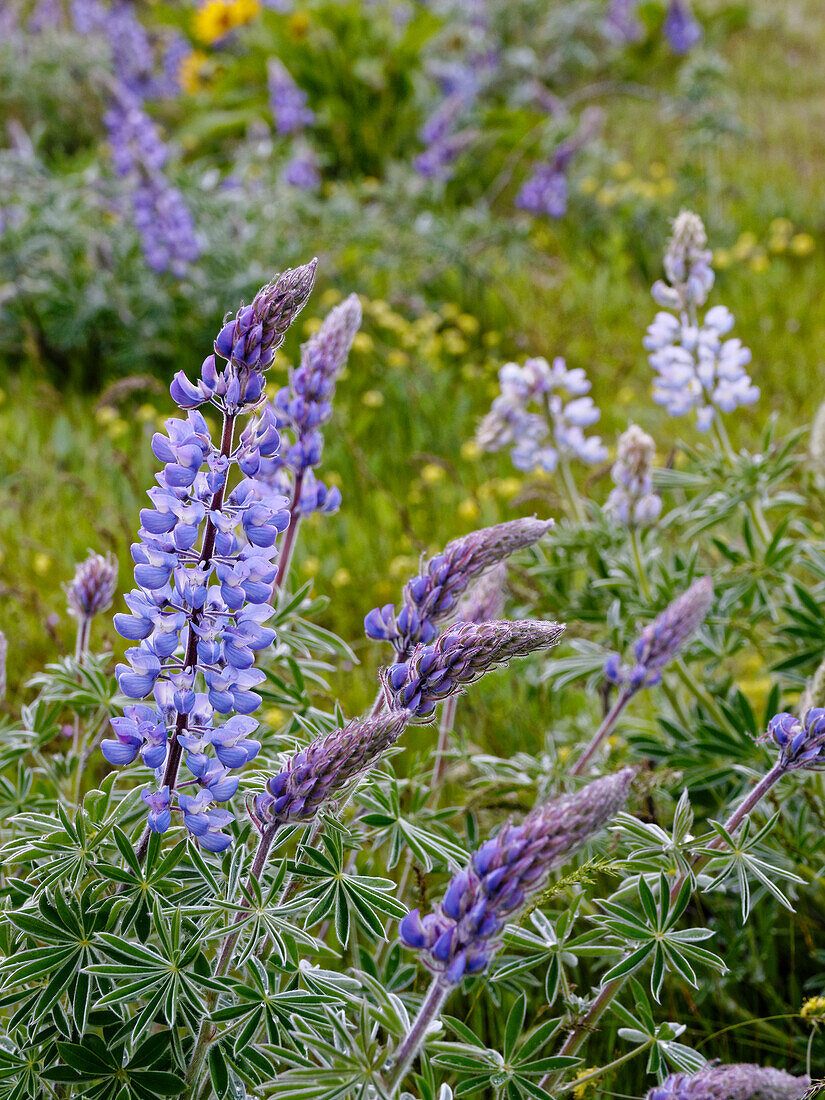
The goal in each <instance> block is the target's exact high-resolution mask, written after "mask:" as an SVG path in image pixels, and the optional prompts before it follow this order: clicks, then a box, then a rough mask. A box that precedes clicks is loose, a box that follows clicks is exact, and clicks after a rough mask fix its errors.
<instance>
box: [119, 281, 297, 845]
mask: <svg viewBox="0 0 825 1100" xmlns="http://www.w3.org/2000/svg"><path fill="white" fill-rule="evenodd" d="M314 276H315V262H314V261H313V263H311V264H308V265H306V267H303V268H298V269H296V270H294V271H287V272H285V273H284V274H283V275H281V276H279V277H278V278H277V279H275V280H274V281H273V282H272V283H270V284H268V285H267V286H265V287H264V288H263V289H262V290H261V291H260V292H259V293H258V294H257V295H256V297H255V299H254V301H253V303H252V305H250V306H245V307H243V308H242V309H241V310H240V311H239V312H238V314H237V315H236V316H235V317H234V318H233V319H231V320H229V321H227V322H226V323H225V324H224V326H223V328H222V329H221V331H220V333H219V334H218V337H217V339H216V340H215V354H216V355H218V356H220V357H221V358H222V359H225V360H227V365H226V367H225V368H224V369H222V370H220V371H219V370H218V369H217V367H216V360H215V355H212V356H209V358H208V360H207V361H206V363H205V364H204V367H203V369H202V376H201V381H200V382H199V385H198V386H193V385H192V383H190V382H189V381H188V380H187V379H186V377H185V375H183V374H179V375H178V376H176V378H175V380H174V382H173V384H172V387H171V389H172V395H173V397H174V398H175V400H176V401H178V403H179V404H180V405H181V406H182V407H184V408H185V409H187V410H188V415H187V417H186V419H177V418H172V419H170V420H168V421H167V422H166V429H167V430H166V434H162V433H157V434H156V435H155V436H154V438H153V440H152V450H153V452H154V454H155V456H156V457H157V458H158V459H160V461H161V462H163V463H164V469H163V471H162V472H161V473H160V474H158V475H157V478H156V480H157V483H158V484H157V485H156V486H154V487H153V488H152V489H150V490H149V492H148V496H149V499H150V501H151V504H152V507H150V508H145V509H143V510H142V511H141V514H140V519H141V527H140V531H139V533H138V534H139V541H138V542H136V543H135V544H134V545H133V546H132V557H133V559H134V561H135V581H136V583H137V587H136V588H135V589H134V590H133V591H132V592H131V593H129V595H128V596H127V597H126V604H127V606H128V608H129V612H130V613H129V614H118V615H116V616H115V627H116V629H117V630H118V633H120V634H121V635H122V636H123V637H125V638H128V639H129V640H130V641H132V642H135V643H137V644H136V645H134V646H132V647H131V648H129V649H127V651H126V657H127V660H128V662H129V663H128V664H120V665H118V666H117V668H116V676H117V680H118V684H119V686H120V689H121V691H122V692H123V693H124V694H125V695H127V696H129V697H130V698H132V699H135V700H141V699H144V698H145V697H146V696H147V695H150V694H151V695H153V696H154V705H148V704H146V703H138V704H136V705H133V706H131V707H128V708H127V709H126V711H125V714H124V716H123V717H122V718H115V719H112V723H111V724H112V729H113V731H114V734H115V737H114V738H112V739H107V740H105V741H104V742H103V746H102V750H103V754H104V756H105V757H106V758H107V759H108V760H109V761H110V762H111V763H114V764H128V763H131V761H133V760H134V759H135V758H136V756H138V754H139V755H140V756H141V758H142V760H143V762H144V764H146V765H147V766H148V767H150V768H152V769H154V770H155V773H156V776H157V778H158V781H159V783H160V786H161V790H160V791H159V792H155V794H151V795H150V794H148V793H144V796H143V797H144V801H145V802H146V804H147V806H148V807H149V813H150V817H149V828H150V829H151V830H154V831H155V832H163V831H165V829H168V828H169V825H170V823H171V812H172V809H174V808H177V809H178V810H179V811H181V812H182V814H183V821H184V825H185V826H186V828H187V829H188V830H189V832H190V833H191V834H192V835H193V836H194V837H196V838H197V840H198V843H200V844H201V845H202V846H203V847H205V848H207V849H208V850H209V851H215V852H218V851H222V850H223V849H224V848H225V847H226V846H227V845H228V844H229V837H228V836H227V835H226V834H225V833H223V832H222V829H223V828H224V827H225V826H226V825H227V824H228V823H229V822H230V821H231V820H232V815H231V813H229V811H227V810H221V809H218V808H216V807H215V806H214V803H216V802H223V801H226V800H227V799H229V798H231V797H232V795H234V793H235V791H236V789H237V786H238V781H237V777H236V776H232V775H230V774H229V773H230V772H231V771H233V770H235V769H237V768H240V767H243V766H244V765H245V764H247V763H248V762H249V761H250V760H252V759H254V758H255V756H256V755H257V754H258V752H259V751H260V748H261V745H260V742H259V741H257V740H255V739H254V738H253V737H252V736H251V735H252V734H254V732H255V730H256V729H257V726H258V723H257V721H256V720H255V719H254V718H251V717H250V714H251V713H252V712H253V711H254V710H256V709H257V707H258V706H259V705H260V703H261V697H260V695H258V694H257V692H256V691H255V690H254V689H255V688H256V687H257V686H258V685H259V684H260V683H261V682H262V681H263V680H264V679H265V676H264V674H263V673H262V672H260V671H259V670H258V669H256V668H255V667H254V663H255V654H256V652H258V651H259V650H261V649H265V648H266V647H267V646H269V645H270V644H271V643H272V641H273V640H274V638H275V632H274V631H273V630H271V629H270V628H269V627H267V626H265V625H264V624H265V623H266V620H267V619H268V618H270V616H271V615H272V614H273V609H272V607H271V606H270V604H269V600H270V598H271V595H272V582H273V581H274V579H275V576H276V573H277V568H276V564H275V558H276V555H277V549H276V542H277V539H278V536H279V535H280V534H281V533H282V532H283V531H284V530H285V529H286V527H287V525H288V523H289V510H288V507H287V505H288V501H287V500H286V498H284V497H278V496H276V495H275V494H274V493H272V492H268V494H267V499H266V501H262V500H261V496H260V492H259V490H258V486H257V485H256V483H255V481H254V476H253V475H254V474H255V473H256V472H258V471H259V470H260V468H261V465H262V463H263V462H264V461H265V460H266V459H267V458H269V457H271V456H272V455H274V454H275V453H276V452H277V450H278V446H279V444H280V440H279V435H278V430H277V426H276V421H275V413H274V411H273V410H272V409H271V408H270V407H266V408H264V411H263V412H262V414H261V415H260V417H259V418H257V419H256V420H254V421H253V423H252V424H250V425H248V426H247V428H246V429H245V430H244V431H243V432H242V433H241V436H240V440H239V442H238V443H237V445H235V443H234V439H233V432H232V427H233V426H234V422H235V418H236V417H237V416H238V414H239V413H244V412H246V413H248V412H250V411H252V410H254V409H255V408H257V407H259V406H260V404H261V402H262V399H263V396H264V382H265V371H266V369H267V368H268V367H269V365H270V363H271V362H272V357H273V355H274V350H275V348H277V347H278V345H279V344H280V343H281V342H282V341H283V339H284V336H285V333H286V330H287V328H288V327H289V324H290V323H291V322H292V320H294V318H295V317H296V316H297V314H298V312H299V311H300V309H301V308H302V307H303V305H304V303H305V302H306V299H307V297H308V295H309V292H310V290H311V287H312V283H313V280H314ZM206 400H208V401H210V402H211V403H212V404H213V405H215V406H216V407H217V408H218V409H220V410H221V412H222V413H223V416H224V430H223V438H222V441H221V446H220V447H216V446H215V445H214V444H213V442H212V438H211V435H210V432H209V427H208V425H207V422H206V420H205V419H204V417H203V415H202V414H201V413H200V411H198V409H197V408H194V407H193V406H195V405H198V404H201V403H202V402H203V401H206ZM232 466H237V467H238V469H239V472H240V474H241V480H240V481H239V482H238V483H237V484H236V485H235V487H234V488H232V489H231V490H230V489H229V486H228V479H229V473H230V469H231V467H232ZM199 541H200V549H197V548H196V544H198V543H199ZM233 711H234V712H235V713H234V714H232V712H233ZM216 716H217V718H216ZM221 716H223V717H224V720H223V721H222V722H221V721H220V720H219V719H220V717H221ZM181 759H183V761H184V763H185V764H186V766H187V768H188V770H189V772H190V774H191V775H192V777H193V779H192V783H193V784H194V785H195V786H196V787H197V788H199V789H198V790H197V791H196V793H194V794H178V796H177V806H176V807H171V808H170V806H171V803H170V800H171V797H172V794H173V793H174V792H175V784H176V780H177V773H178V766H179V763H180V761H181ZM164 792H165V794H164ZM164 799H165V801H164Z"/></svg>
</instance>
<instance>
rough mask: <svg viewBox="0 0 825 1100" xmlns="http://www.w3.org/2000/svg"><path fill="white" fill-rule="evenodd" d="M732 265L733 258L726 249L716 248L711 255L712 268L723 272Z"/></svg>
mask: <svg viewBox="0 0 825 1100" xmlns="http://www.w3.org/2000/svg"><path fill="white" fill-rule="evenodd" d="M732 263H733V256H731V254H730V249H728V248H717V249H716V251H715V252H714V253H713V266H714V267H715V268H716V269H717V270H718V271H724V270H725V268H726V267H730V265H731V264H732Z"/></svg>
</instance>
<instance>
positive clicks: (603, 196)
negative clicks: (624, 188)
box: [596, 187, 619, 207]
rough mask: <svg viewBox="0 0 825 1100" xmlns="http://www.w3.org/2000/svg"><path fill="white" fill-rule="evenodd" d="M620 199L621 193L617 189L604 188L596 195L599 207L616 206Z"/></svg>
mask: <svg viewBox="0 0 825 1100" xmlns="http://www.w3.org/2000/svg"><path fill="white" fill-rule="evenodd" d="M618 198H619V192H618V191H617V189H616V188H615V187H602V188H600V190H599V191H598V192H597V194H596V202H597V203H598V204H599V206H604V207H608V206H615V205H616V201H617V200H618Z"/></svg>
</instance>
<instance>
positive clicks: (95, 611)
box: [66, 551, 117, 620]
mask: <svg viewBox="0 0 825 1100" xmlns="http://www.w3.org/2000/svg"><path fill="white" fill-rule="evenodd" d="M116 589H117V563H116V562H115V560H114V558H112V557H111V555H109V554H107V555H106V557H105V558H104V557H103V555H102V554H95V553H93V552H92V551H89V556H88V558H86V560H85V561H82V562H81V563H80V565H78V567H77V569H76V570H75V574H74V577H73V578H72V581H71V583H70V584H68V585H67V586H66V602H67V603H68V605H69V614H70V615H72V616H73V617H74V618H75V619H78V620H83V619H91V618H92V617H93V616H95V615H99V614H100V613H101V611H105V610H106V609H107V608H108V607H111V604H112V599H113V597H114V594H115V590H116Z"/></svg>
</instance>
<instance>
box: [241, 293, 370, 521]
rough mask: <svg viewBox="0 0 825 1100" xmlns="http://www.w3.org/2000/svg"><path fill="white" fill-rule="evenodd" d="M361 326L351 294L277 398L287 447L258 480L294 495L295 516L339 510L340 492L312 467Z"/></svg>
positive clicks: (275, 409)
mask: <svg viewBox="0 0 825 1100" xmlns="http://www.w3.org/2000/svg"><path fill="white" fill-rule="evenodd" d="M360 324H361V303H360V301H359V300H358V296H357V294H350V296H349V297H348V298H345V299H344V301H343V302H341V303H340V304H339V305H337V306H335V308H334V309H332V310H330V312H329V313H328V314H327V316H326V317H325V319H324V322H323V324H322V325H321V327H320V328H319V329H318V331H317V332H316V333H315V334H314V335H313V336H312V337H310V339H309V340H308V341H307V342H306V343H305V344H303V345H302V347H301V362H300V364H299V366H297V367H294V368H292V369H291V370H290V373H289V385H288V386H284V387H283V389H281V390H280V391H279V392H278V393H277V394H276V395H275V397H274V398H273V400H272V404H271V406H270V407H271V409H272V412H273V415H274V416H275V421H276V424H277V426H278V430H279V431H280V432H282V433H285V435H286V439H287V440H288V445H287V446H286V447H285V448H284V449H283V450H282V451H281V452H280V453H279V454H277V455H272V456H270V457H269V458H268V459H267V461H266V462H265V463H264V464H263V466H262V469H261V472H260V474H259V479H260V480H261V481H266V482H267V483H268V484H269V486H270V487H271V488H272V490H273V491H275V492H279V493H281V492H284V493H287V494H290V495H293V496H294V491H295V487H296V486H297V485H298V484H299V482H300V493H299V495H298V498H297V500H295V501H294V503H293V516H300V515H308V514H309V513H310V512H313V511H323V512H334V511H335V510H336V509H337V508H338V506H339V505H340V503H341V494H340V492H339V491H338V490H337V489H328V488H327V487H326V486H325V485H324V484H323V483H322V482H320V481H317V480H316V478H315V476H314V473H313V469H312V468H313V467H314V466H317V465H318V463H319V462H320V461H321V450H322V447H323V436H322V434H321V428H322V427H323V426H324V424H326V423H327V422H328V421H329V419H330V418H331V416H332V399H333V397H334V395H335V384H336V382H337V379H338V375H339V374H340V372H341V370H342V368H343V366H344V364H345V363H346V361H347V356H348V355H349V351H350V348H351V347H352V341H353V340H354V339H355V334H356V332H357V331H358V328H359V326H360Z"/></svg>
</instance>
